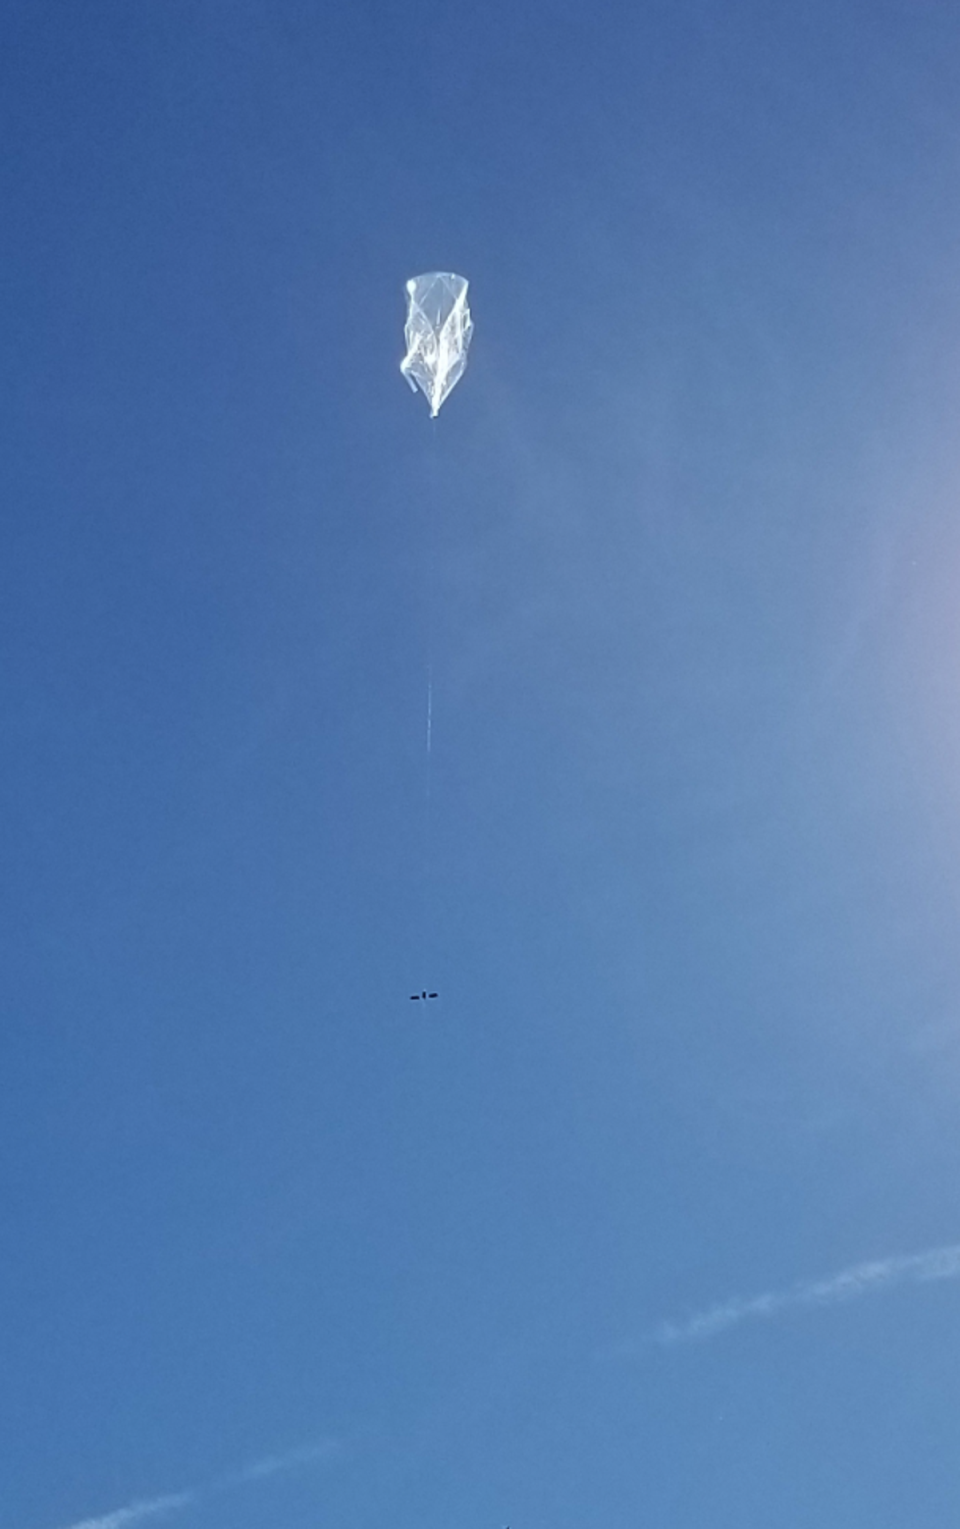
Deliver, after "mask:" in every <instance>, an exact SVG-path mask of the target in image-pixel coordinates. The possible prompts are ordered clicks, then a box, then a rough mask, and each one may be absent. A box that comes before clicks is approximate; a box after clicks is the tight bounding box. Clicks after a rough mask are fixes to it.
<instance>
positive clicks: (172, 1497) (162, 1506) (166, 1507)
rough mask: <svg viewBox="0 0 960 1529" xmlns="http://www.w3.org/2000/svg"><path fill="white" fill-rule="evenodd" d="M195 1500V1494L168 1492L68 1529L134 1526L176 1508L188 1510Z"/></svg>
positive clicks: (118, 1528)
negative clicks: (141, 1520) (144, 1519)
mask: <svg viewBox="0 0 960 1529" xmlns="http://www.w3.org/2000/svg"><path fill="white" fill-rule="evenodd" d="M196 1498H197V1494H196V1492H168V1493H167V1494H166V1496H164V1497H147V1498H144V1499H143V1500H142V1501H140V1502H131V1503H128V1504H127V1506H126V1507H125V1508H114V1510H113V1512H112V1513H104V1514H102V1515H101V1516H100V1517H99V1518H83V1519H81V1520H80V1522H79V1523H78V1524H71V1526H70V1529H121V1526H122V1525H123V1524H135V1523H137V1522H139V1520H140V1519H143V1518H154V1517H156V1516H157V1515H158V1514H160V1513H174V1512H175V1511H176V1510H177V1509H178V1508H189V1506H190V1504H191V1503H192V1502H195V1501H196Z"/></svg>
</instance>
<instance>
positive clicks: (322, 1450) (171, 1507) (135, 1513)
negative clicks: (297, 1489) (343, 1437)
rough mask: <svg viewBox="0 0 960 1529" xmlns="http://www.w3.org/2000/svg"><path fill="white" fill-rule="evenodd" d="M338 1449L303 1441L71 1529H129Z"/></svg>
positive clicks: (311, 1462)
mask: <svg viewBox="0 0 960 1529" xmlns="http://www.w3.org/2000/svg"><path fill="white" fill-rule="evenodd" d="M339 1449H340V1446H339V1444H338V1443H337V1442H336V1440H335V1439H321V1440H320V1441H319V1442H317V1443H315V1444H301V1445H299V1446H298V1447H297V1448H296V1449H288V1450H284V1451H283V1453H282V1454H279V1455H263V1456H261V1458H260V1459H258V1460H251V1461H250V1462H249V1463H248V1464H247V1465H242V1466H240V1468H239V1469H238V1470H235V1471H231V1472H230V1473H229V1474H228V1475H226V1476H220V1477H218V1478H217V1480H215V1481H210V1482H207V1484H206V1485H205V1486H201V1487H188V1488H187V1490H186V1491H184V1492H166V1493H165V1494H164V1495H163V1496H162V1497H144V1498H138V1499H137V1500H136V1501H135V1502H131V1503H127V1505H126V1507H124V1508H114V1509H113V1511H112V1512H110V1513H102V1514H100V1515H99V1516H98V1517H96V1518H83V1519H80V1520H79V1522H78V1523H75V1524H70V1525H69V1529H129V1526H130V1525H133V1524H136V1523H139V1522H141V1521H142V1520H143V1519H146V1518H159V1516H160V1515H161V1514H163V1513H176V1512H179V1511H180V1510H181V1509H183V1508H190V1507H192V1506H193V1504H194V1503H197V1502H200V1501H201V1500H203V1499H205V1498H208V1497H213V1496H216V1495H217V1494H218V1493H220V1492H230V1491H233V1490H234V1489H235V1488H236V1487H241V1486H245V1485H246V1483H247V1482H250V1481H262V1480H263V1478H264V1477H265V1476H276V1475H278V1474H279V1473H280V1472H281V1471H293V1470H296V1469H297V1467H298V1466H303V1465H316V1464H317V1463H318V1462H319V1461H321V1460H329V1459H330V1457H331V1455H335V1454H337V1453H338V1452H339Z"/></svg>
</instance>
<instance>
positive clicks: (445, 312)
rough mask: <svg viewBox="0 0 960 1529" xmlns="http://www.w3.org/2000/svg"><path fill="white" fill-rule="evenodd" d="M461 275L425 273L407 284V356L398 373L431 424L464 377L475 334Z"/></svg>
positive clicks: (439, 272)
mask: <svg viewBox="0 0 960 1529" xmlns="http://www.w3.org/2000/svg"><path fill="white" fill-rule="evenodd" d="M468 285H469V283H468V281H467V279H466V277H465V276H455V275H454V274H453V272H452V271H427V272H426V273H425V274H424V275H423V276H412V277H411V278H410V280H409V281H408V282H407V322H406V325H405V326H404V331H403V334H404V339H405V340H406V343H407V354H406V355H405V356H404V358H403V360H402V361H401V362H400V370H401V372H402V373H403V375H404V376H405V377H406V379H407V381H408V382H409V384H410V386H411V387H412V388H413V390H414V392H416V390H417V388H419V389H420V391H421V393H422V394H423V396H424V397H425V398H426V400H427V403H428V404H429V405H430V413H431V415H432V417H433V418H434V419H435V418H436V416H437V415H438V414H439V413H440V408H441V405H442V404H443V402H444V400H445V399H446V398H448V397H449V395H450V393H451V392H452V391H453V389H454V388H455V387H456V385H457V383H458V382H459V381H460V378H461V377H462V376H463V373H464V370H465V368H466V365H467V351H468V350H469V348H470V337H471V335H472V334H473V320H472V319H471V317H470V309H469V307H468V306H467V287H468Z"/></svg>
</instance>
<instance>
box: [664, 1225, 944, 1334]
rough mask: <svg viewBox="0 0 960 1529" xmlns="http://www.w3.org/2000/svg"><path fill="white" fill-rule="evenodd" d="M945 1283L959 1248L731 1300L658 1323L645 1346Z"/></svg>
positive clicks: (892, 1260)
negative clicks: (878, 1293) (896, 1290)
mask: <svg viewBox="0 0 960 1529" xmlns="http://www.w3.org/2000/svg"><path fill="white" fill-rule="evenodd" d="M946 1279H960V1243H955V1244H953V1245H952V1246H950V1247H946V1248H930V1249H928V1251H927V1252H925V1253H908V1254H904V1255H901V1256H899V1257H895V1258H879V1259H875V1260H874V1261H873V1262H871V1263H863V1264H853V1265H852V1266H851V1267H850V1268H849V1269H841V1270H840V1272H839V1274H831V1275H829V1276H828V1277H827V1278H826V1279H818V1280H810V1281H807V1282H805V1283H800V1284H797V1285H789V1286H788V1287H787V1288H786V1289H785V1290H769V1291H767V1292H766V1293H765V1294H763V1295H753V1296H749V1297H746V1298H742V1297H739V1296H738V1297H734V1299H733V1300H730V1301H724V1302H723V1303H722V1304H721V1305H719V1306H710V1307H708V1308H707V1309H706V1310H705V1311H701V1312H697V1313H696V1314H695V1315H694V1316H692V1317H684V1318H681V1319H679V1320H677V1321H671V1322H662V1323H661V1324H660V1326H659V1327H657V1328H655V1329H654V1331H653V1332H652V1333H651V1334H650V1336H649V1338H648V1339H647V1342H652V1343H659V1344H662V1345H670V1344H674V1343H698V1342H701V1341H702V1340H703V1339H705V1338H714V1337H716V1335H717V1334H718V1333H722V1332H726V1331H727V1329H728V1328H731V1327H738V1326H739V1325H740V1323H741V1322H752V1321H760V1320H764V1319H767V1318H770V1317H775V1316H778V1315H779V1314H780V1312H782V1311H790V1310H794V1309H796V1308H799V1307H804V1306H837V1305H839V1304H840V1303H841V1302H842V1301H853V1300H857V1299H859V1297H860V1296H862V1295H868V1294H869V1293H870V1292H871V1291H874V1290H889V1289H891V1288H892V1287H893V1286H895V1285H925V1284H929V1283H931V1282H932V1281H934V1280H946Z"/></svg>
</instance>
